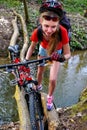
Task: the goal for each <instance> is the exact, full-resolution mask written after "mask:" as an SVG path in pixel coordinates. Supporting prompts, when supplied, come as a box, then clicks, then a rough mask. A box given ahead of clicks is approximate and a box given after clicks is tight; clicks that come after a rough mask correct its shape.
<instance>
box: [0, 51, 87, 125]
mask: <svg viewBox="0 0 87 130" xmlns="http://www.w3.org/2000/svg"><path fill="white" fill-rule="evenodd" d="M4 63H8V59H1V60H0V64H4ZM48 77H49V69H48V68H46V71H45V73H44V80H43V84H44V90H45V91H46V92H47V86H48ZM9 78H12V76H11V75H10V76H9V75H6V74H5V75H0V124H2V123H3V122H4V123H5V122H9V121H17V120H18V113H17V105H16V101H15V99H14V93H15V86H10V83H9V80H8V79H9ZM86 86H87V51H78V52H74V53H72V57H71V59H70V60H69V61H68V62H66V63H62V64H61V67H60V71H59V75H58V81H57V87H56V90H55V92H54V101H55V104H56V106H57V107H66V106H71V105H73V104H75V103H77V102H78V100H79V96H80V93H81V91H82V90H83V89H84V88H85V87H86Z"/></svg>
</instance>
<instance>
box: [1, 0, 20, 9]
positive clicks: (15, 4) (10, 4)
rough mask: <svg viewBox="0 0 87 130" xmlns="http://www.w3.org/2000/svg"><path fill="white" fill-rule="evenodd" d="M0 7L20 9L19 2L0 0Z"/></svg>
mask: <svg viewBox="0 0 87 130" xmlns="http://www.w3.org/2000/svg"><path fill="white" fill-rule="evenodd" d="M0 5H4V6H5V7H11V8H16V7H20V5H21V2H20V1H19V0H0Z"/></svg>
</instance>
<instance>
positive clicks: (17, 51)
mask: <svg viewBox="0 0 87 130" xmlns="http://www.w3.org/2000/svg"><path fill="white" fill-rule="evenodd" d="M8 50H9V51H10V52H14V53H15V54H17V53H19V51H20V50H19V45H17V44H16V45H14V46H9V47H8Z"/></svg>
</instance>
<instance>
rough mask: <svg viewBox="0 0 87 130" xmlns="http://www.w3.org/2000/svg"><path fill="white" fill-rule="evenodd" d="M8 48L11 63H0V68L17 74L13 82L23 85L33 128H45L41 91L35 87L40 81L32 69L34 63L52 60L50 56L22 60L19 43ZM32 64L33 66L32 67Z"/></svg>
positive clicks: (37, 129)
mask: <svg viewBox="0 0 87 130" xmlns="http://www.w3.org/2000/svg"><path fill="white" fill-rule="evenodd" d="M8 50H9V52H10V58H11V63H10V64H5V65H0V69H5V71H7V72H9V73H13V74H14V75H15V80H14V81H13V82H15V83H16V84H18V86H19V88H20V89H21V87H23V88H24V91H25V98H26V102H27V107H28V110H29V116H30V124H31V129H32V130H45V124H46V122H47V121H46V120H45V121H44V110H43V106H42V101H41V93H40V91H39V90H38V89H34V88H33V86H34V85H35V86H36V85H38V82H37V81H36V80H34V78H33V77H32V74H31V69H34V68H33V64H34V66H38V65H40V64H46V63H47V62H48V61H49V60H50V57H47V58H43V59H40V60H30V61H23V62H21V61H20V58H19V55H20V49H19V46H18V45H14V46H9V47H8ZM30 65H31V66H32V67H30ZM46 130H47V128H46Z"/></svg>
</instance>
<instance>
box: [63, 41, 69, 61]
mask: <svg viewBox="0 0 87 130" xmlns="http://www.w3.org/2000/svg"><path fill="white" fill-rule="evenodd" d="M63 54H64V57H65V59H66V60H68V59H69V58H70V57H71V52H70V46H69V43H68V44H65V45H64V46H63Z"/></svg>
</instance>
